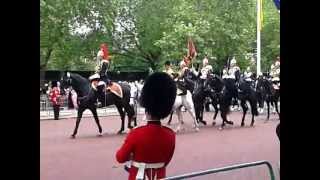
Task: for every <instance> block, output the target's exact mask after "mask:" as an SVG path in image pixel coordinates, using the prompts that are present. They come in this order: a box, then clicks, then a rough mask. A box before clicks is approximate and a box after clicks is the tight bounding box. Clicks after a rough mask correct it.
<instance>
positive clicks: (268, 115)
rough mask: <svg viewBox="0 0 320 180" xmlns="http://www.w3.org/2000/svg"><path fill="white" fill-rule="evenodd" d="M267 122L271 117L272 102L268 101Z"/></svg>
mask: <svg viewBox="0 0 320 180" xmlns="http://www.w3.org/2000/svg"><path fill="white" fill-rule="evenodd" d="M267 113H268V114H267V120H269V117H270V101H269V100H268V101H267Z"/></svg>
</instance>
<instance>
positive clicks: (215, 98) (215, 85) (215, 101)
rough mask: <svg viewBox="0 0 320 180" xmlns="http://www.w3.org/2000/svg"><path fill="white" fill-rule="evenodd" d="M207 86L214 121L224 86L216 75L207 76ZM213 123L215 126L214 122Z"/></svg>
mask: <svg viewBox="0 0 320 180" xmlns="http://www.w3.org/2000/svg"><path fill="white" fill-rule="evenodd" d="M207 85H208V86H209V89H210V91H209V92H208V94H209V97H210V99H211V104H212V106H213V108H214V111H215V113H214V116H213V120H216V118H217V115H218V112H219V108H218V105H219V104H220V103H221V100H222V95H223V90H224V88H225V85H224V82H223V80H222V79H221V78H220V77H219V76H218V75H216V74H208V77H207ZM207 89H208V88H207ZM213 123H214V124H215V121H214V122H213Z"/></svg>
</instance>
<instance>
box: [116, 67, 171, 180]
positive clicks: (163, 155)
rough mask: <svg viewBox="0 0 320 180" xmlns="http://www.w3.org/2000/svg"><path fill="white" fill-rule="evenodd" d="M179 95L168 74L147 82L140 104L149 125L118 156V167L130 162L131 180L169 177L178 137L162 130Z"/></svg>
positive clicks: (133, 133)
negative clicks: (168, 166)
mask: <svg viewBox="0 0 320 180" xmlns="http://www.w3.org/2000/svg"><path fill="white" fill-rule="evenodd" d="M159 82H161V83H159ZM176 91H177V88H176V84H175V82H174V81H173V80H172V79H171V77H170V76H169V75H167V74H166V73H163V72H157V73H153V74H152V75H150V76H149V77H148V79H147V80H146V82H145V85H144V87H143V89H142V94H141V98H140V104H141V106H142V107H144V108H145V110H146V116H147V121H148V122H147V125H145V126H141V127H138V128H136V129H133V130H132V131H131V132H130V133H129V134H128V136H127V137H126V140H125V141H124V144H123V145H122V147H121V148H120V149H119V150H118V151H117V153H116V159H117V161H118V162H119V163H125V162H127V161H129V162H130V167H128V168H129V180H134V179H145V176H147V177H148V179H161V178H165V177H166V166H167V165H168V164H169V162H170V160H171V158H172V156H173V153H174V149H175V133H174V132H173V131H172V130H171V129H170V128H168V127H165V126H161V122H160V120H161V119H164V118H165V117H167V116H168V115H169V114H170V112H171V110H172V106H173V104H174V101H175V98H176Z"/></svg>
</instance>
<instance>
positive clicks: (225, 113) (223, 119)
mask: <svg viewBox="0 0 320 180" xmlns="http://www.w3.org/2000/svg"><path fill="white" fill-rule="evenodd" d="M220 116H221V119H222V124H221V127H220V129H223V128H224V126H225V125H226V124H225V122H226V121H228V120H227V112H226V111H225V110H221V113H220Z"/></svg>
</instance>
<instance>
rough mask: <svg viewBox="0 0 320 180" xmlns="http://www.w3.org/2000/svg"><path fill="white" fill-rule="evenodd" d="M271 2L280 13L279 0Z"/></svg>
mask: <svg viewBox="0 0 320 180" xmlns="http://www.w3.org/2000/svg"><path fill="white" fill-rule="evenodd" d="M273 2H274V4H275V5H276V7H277V9H278V11H279V12H280V0H273Z"/></svg>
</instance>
